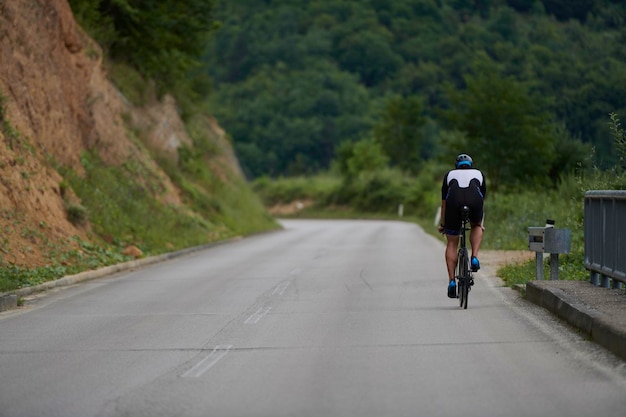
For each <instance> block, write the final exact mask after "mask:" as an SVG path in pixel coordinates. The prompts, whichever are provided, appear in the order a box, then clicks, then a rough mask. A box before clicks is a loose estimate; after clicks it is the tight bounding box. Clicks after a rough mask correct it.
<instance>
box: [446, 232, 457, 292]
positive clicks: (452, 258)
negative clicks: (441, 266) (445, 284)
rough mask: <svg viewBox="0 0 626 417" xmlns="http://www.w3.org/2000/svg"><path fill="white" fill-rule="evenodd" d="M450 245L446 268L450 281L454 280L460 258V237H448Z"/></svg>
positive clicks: (448, 245)
mask: <svg viewBox="0 0 626 417" xmlns="http://www.w3.org/2000/svg"><path fill="white" fill-rule="evenodd" d="M446 239H447V240H448V243H447V245H446V267H447V268H448V281H453V280H454V270H455V269H456V262H457V260H458V257H459V253H458V247H459V236H458V235H446Z"/></svg>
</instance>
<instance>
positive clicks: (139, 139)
mask: <svg viewBox="0 0 626 417" xmlns="http://www.w3.org/2000/svg"><path fill="white" fill-rule="evenodd" d="M0 123H1V129H0V141H1V145H0V255H1V261H2V264H3V265H17V266H20V267H29V268H32V267H38V266H44V265H49V264H51V263H56V262H59V259H58V256H59V254H61V253H64V252H66V251H69V250H72V249H78V250H80V249H79V247H80V242H85V241H89V242H109V243H111V242H114V243H116V244H117V245H120V249H121V246H128V245H131V244H132V245H138V246H141V244H142V243H145V242H142V241H141V236H139V234H138V233H137V232H136V231H135V228H134V227H131V229H133V230H132V231H130V232H129V233H127V234H126V233H122V232H118V233H119V234H124V236H111V235H109V234H110V233H113V232H109V231H107V230H106V227H105V226H102V225H99V226H97V227H95V225H94V224H93V221H92V218H91V217H90V207H89V204H98V203H97V201H98V200H96V199H92V201H91V203H88V202H85V201H83V198H81V197H82V196H83V195H92V194H90V193H88V192H87V191H90V192H92V191H98V190H94V189H93V188H94V187H96V186H92V185H91V182H89V181H91V180H90V179H89V178H91V177H90V175H91V176H92V177H93V176H94V175H98V174H97V173H98V172H102V171H93V172H89V169H86V168H85V166H86V162H85V157H84V155H86V154H88V155H90V159H89V161H93V160H97V161H98V163H100V164H101V165H102V167H104V168H102V169H105V168H106V167H122V168H124V167H133V170H128V169H127V170H126V172H131V173H135V175H136V178H133V179H131V181H132V182H133V185H132V188H133V189H139V190H140V193H141V195H142V196H143V197H145V194H146V193H150V196H148V197H149V198H150V199H151V200H154V201H157V202H158V204H161V205H163V207H166V208H164V210H169V211H170V212H173V213H180V215H181V216H187V217H191V218H198V219H199V220H198V224H199V226H198V227H199V228H203V229H202V233H203V234H205V235H206V239H207V241H209V240H214V239H218V238H220V237H224V236H227V235H229V234H233V233H238V231H236V230H232V229H233V225H234V224H235V221H236V220H235V219H234V218H236V217H237V213H236V210H237V209H236V208H235V211H234V212H233V213H227V214H225V212H226V211H227V206H232V207H236V206H237V204H238V203H237V201H234V200H237V199H233V201H230V202H221V201H219V197H216V196H215V195H212V193H213V192H214V191H215V189H216V188H220V189H229V188H230V189H232V188H237V187H240V188H241V187H243V188H245V187H246V185H245V183H244V181H243V179H242V175H241V173H240V171H239V168H238V164H237V161H236V159H235V157H234V155H233V152H232V149H231V146H230V143H229V142H228V140H227V139H226V138H225V135H224V132H223V131H222V130H221V129H220V128H219V126H218V125H217V122H216V121H215V120H213V119H212V118H211V117H209V116H201V117H198V118H197V120H196V121H195V123H194V126H195V127H194V128H195V129H196V130H198V129H200V130H202V132H200V134H199V135H198V137H200V138H202V140H204V141H208V142H210V146H205V148H209V149H210V150H211V152H209V153H206V152H205V154H203V155H200V160H201V161H203V164H202V166H199V167H197V169H196V170H195V171H193V172H192V173H195V174H196V177H195V178H196V179H195V180H194V178H193V177H192V178H182V177H181V176H180V175H178V173H177V169H178V167H179V165H180V164H178V158H179V155H178V153H179V152H178V151H179V149H181V147H183V148H184V149H185V150H186V155H189V154H190V153H191V154H194V155H196V157H197V156H198V155H197V153H198V152H204V151H198V152H196V151H193V149H194V146H195V144H194V143H195V142H197V138H196V140H195V141H194V138H192V137H190V136H189V134H188V132H189V129H188V128H186V126H185V125H184V124H183V122H182V121H181V120H180V118H179V116H178V114H177V112H176V103H175V102H174V100H173V99H171V98H170V97H169V96H165V97H164V98H162V99H161V100H154V101H153V103H152V104H151V105H149V106H146V107H144V108H136V107H133V106H132V105H130V104H129V103H128V102H127V101H126V100H125V99H124V97H123V96H122V95H121V93H120V92H119V91H118V90H117V89H116V88H115V87H114V85H113V84H112V83H111V82H110V81H109V80H108V79H107V74H106V72H105V70H104V66H103V53H102V50H101V49H100V47H99V46H98V45H97V44H96V43H95V42H93V41H92V40H91V39H90V38H89V37H88V36H87V35H86V34H85V33H84V32H83V31H82V29H81V28H80V27H79V26H78V25H77V24H76V22H75V20H74V18H73V15H72V12H71V9H70V7H69V5H68V3H67V1H66V0H32V1H21V0H0ZM190 150H191V151H190ZM164 162H165V163H166V164H167V166H169V167H170V170H169V171H167V172H166V170H164V169H163V163H164ZM205 167H208V169H209V172H210V175H208V176H210V177H211V178H212V182H211V184H213V185H211V187H207V186H206V184H203V183H202V181H200V180H199V179H198V178H200V179H201V178H202V176H199V175H197V172H198V170H202V169H205ZM111 169H114V168H111ZM189 171H192V170H191V169H189ZM172 172H174V173H176V175H175V177H176V178H177V180H173V179H172ZM67 173H72V176H73V180H70V179H68V178H67ZM181 175H182V174H181ZM204 177H207V175H206V174H205V175H204ZM181 178H182V179H181ZM81 181H82V182H81ZM94 183H96V184H97V182H94ZM180 184H184V185H185V186H184V187H183V189H181V186H180ZM216 184H217V185H216ZM77 185H81V186H80V187H78V186H77ZM83 186H84V187H83ZM126 187H127V188H128V186H127V185H126ZM79 188H80V189H82V190H83V191H82V192H80V191H79V190H78V189H79ZM113 188H114V187H113ZM120 189H123V187H122V186H121V184H120ZM103 192H104V191H103ZM244 193H246V196H247V192H245V191H244ZM198 196H200V197H198ZM143 197H142V198H143ZM85 198H86V197H85ZM129 198H133V197H132V196H130V197H129ZM198 198H199V200H200V201H210V202H211V204H210V205H209V206H210V207H209V208H207V207H205V206H206V205H203V204H198ZM216 199H217V201H216ZM246 199H248V197H246ZM94 201H95V202H96V203H94ZM250 201H252V204H253V205H255V207H254V209H253V210H255V215H257V216H259V217H260V218H262V219H264V220H263V221H265V222H266V223H265V224H264V225H259V226H258V227H259V228H263V227H268V225H270V224H271V221H269V220H268V218H267V215H266V214H265V213H264V212H263V210H262V208H261V206H260V204H259V205H258V207H257V206H256V203H255V202H254V198H250ZM85 205H86V208H85V213H86V214H84V215H83V214H81V212H78V214H79V215H80V218H79V219H76V218H75V217H74V218H73V217H72V213H73V212H72V209H73V208H74V209H75V208H76V207H79V208H81V210H82V208H83V206H85ZM117 206H123V205H122V204H121V203H118V204H117ZM225 207H226V208H225ZM122 209H124V207H122ZM91 210H92V211H95V208H94V207H92V208H91ZM152 210H153V211H154V210H155V209H152ZM124 214H126V213H124ZM212 216H215V217H216V218H217V220H215V219H213V218H212ZM143 217H144V218H145V217H149V216H145V215H144V216H143ZM246 217H250V216H246ZM155 218H156V217H155ZM144 220H145V221H146V222H150V219H149V218H145V219H144ZM101 223H102V222H101ZM159 226H160V225H154V227H155V228H158V227H159ZM142 227H143V228H150V227H152V225H144V226H142ZM137 229H141V227H137ZM181 232H184V230H181ZM163 233H167V231H166V230H164V231H163ZM180 245H181V243H168V244H167V246H168V248H170V249H175V248H177V247H179V246H180ZM154 246H155V245H153V247H151V248H150V249H151V250H153V251H157V252H158V251H162V250H163V249H164V248H158V247H154Z"/></svg>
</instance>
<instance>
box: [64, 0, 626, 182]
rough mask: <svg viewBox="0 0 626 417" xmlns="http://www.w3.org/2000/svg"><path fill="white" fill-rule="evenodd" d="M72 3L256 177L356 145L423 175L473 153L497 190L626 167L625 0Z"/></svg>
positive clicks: (307, 167)
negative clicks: (211, 123)
mask: <svg viewBox="0 0 626 417" xmlns="http://www.w3.org/2000/svg"><path fill="white" fill-rule="evenodd" d="M70 4H71V5H72V9H73V10H74V12H75V14H76V15H77V17H78V19H79V21H80V22H81V23H82V24H83V26H85V27H86V28H87V29H88V30H89V31H90V33H91V34H92V35H93V36H94V37H95V38H96V39H97V40H98V41H99V43H100V44H101V45H102V46H103V47H104V49H105V51H106V54H107V56H109V57H111V58H112V59H113V60H114V61H115V62H116V68H117V71H114V72H115V73H117V74H118V76H117V77H115V74H114V78H117V79H116V81H117V82H118V85H121V86H123V84H125V83H126V84H129V81H128V80H129V79H130V78H132V77H130V74H131V73H133V72H135V71H136V72H137V74H138V75H139V76H140V77H143V79H144V80H151V83H152V84H153V85H154V86H155V87H156V90H157V92H158V93H159V94H165V93H172V94H174V95H175V96H176V98H177V99H178V102H179V103H180V106H181V113H182V114H183V117H186V116H188V115H189V114H190V113H193V112H194V111H197V109H200V108H201V109H202V110H201V111H207V108H208V111H210V112H211V113H213V114H214V115H215V116H216V117H217V118H218V120H219V121H220V123H221V124H222V126H224V127H225V129H226V131H227V132H229V134H230V136H231V137H232V140H233V143H234V147H235V149H236V152H237V154H238V157H239V160H240V162H241V164H242V167H243V168H244V171H245V172H246V174H247V176H248V177H249V178H258V177H261V176H270V177H277V176H293V175H307V174H316V173H319V172H324V171H326V170H327V169H328V168H329V167H331V166H333V167H339V170H340V172H341V173H342V174H343V175H344V177H345V176H346V175H348V176H349V175H351V171H352V174H354V171H355V170H357V171H358V169H360V168H358V166H357V167H355V163H354V161H353V163H352V165H351V166H350V164H348V163H347V162H348V160H349V159H351V158H352V157H353V156H354V155H358V154H360V155H361V157H360V158H361V162H360V164H361V165H363V167H361V168H362V169H367V168H368V166H370V165H371V164H374V165H372V166H374V167H378V166H381V165H383V166H390V167H392V168H394V169H398V170H400V171H402V172H405V173H407V174H410V175H415V174H419V171H420V170H421V169H422V167H423V166H424V163H425V162H430V161H437V160H443V161H449V160H450V158H451V157H452V156H453V155H455V154H457V153H459V152H467V153H470V154H472V155H475V156H476V157H477V160H478V161H479V164H480V166H481V168H482V169H483V170H485V171H486V172H487V173H488V175H489V177H490V178H491V179H492V185H494V186H495V187H497V186H498V185H500V184H502V185H507V184H512V185H515V184H519V183H526V182H528V181H529V180H533V182H535V183H539V184H544V183H549V182H552V183H554V182H556V181H557V180H558V179H559V178H560V177H561V176H562V175H563V174H566V173H568V172H571V171H574V170H580V169H583V168H585V167H589V166H596V167H600V168H612V167H615V166H618V165H620V164H623V160H622V161H620V159H619V157H618V155H619V152H618V151H619V149H616V148H615V140H614V135H612V132H611V126H610V119H609V117H610V116H609V115H610V114H611V113H615V114H617V115H618V116H620V115H621V116H622V117H623V115H624V114H626V50H624V48H623V45H624V44H626V24H625V23H626V3H624V2H623V1H619V0H391V1H390V0H237V1H225V0H70ZM120 64H123V65H120ZM119 68H122V71H120V70H119ZM126 69H128V71H126ZM120 73H122V75H121V76H119V74H120ZM135 84H137V83H135ZM128 90H129V89H128V88H126V89H123V92H124V93H125V94H127V95H128V96H129V97H128V98H130V99H131V100H133V97H131V94H129V93H127V91H128ZM138 96H141V94H139V95H138ZM139 99H140V98H139ZM135 101H137V99H135ZM451 155H452V156H451ZM352 159H354V158H352ZM357 159H358V158H357ZM356 165H359V163H356Z"/></svg>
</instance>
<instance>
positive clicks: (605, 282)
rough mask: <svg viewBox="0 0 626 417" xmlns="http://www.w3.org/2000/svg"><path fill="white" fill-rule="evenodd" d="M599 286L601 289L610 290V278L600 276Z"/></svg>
mask: <svg viewBox="0 0 626 417" xmlns="http://www.w3.org/2000/svg"><path fill="white" fill-rule="evenodd" d="M600 286H601V287H602V288H610V286H611V278H609V277H607V276H606V275H604V274H602V278H601V279H600Z"/></svg>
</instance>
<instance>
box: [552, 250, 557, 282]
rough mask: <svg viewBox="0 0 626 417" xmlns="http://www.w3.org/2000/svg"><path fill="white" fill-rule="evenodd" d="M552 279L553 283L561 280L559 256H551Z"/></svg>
mask: <svg viewBox="0 0 626 417" xmlns="http://www.w3.org/2000/svg"><path fill="white" fill-rule="evenodd" d="M550 279H551V280H552V281H558V280H559V254H558V253H551V254H550Z"/></svg>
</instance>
